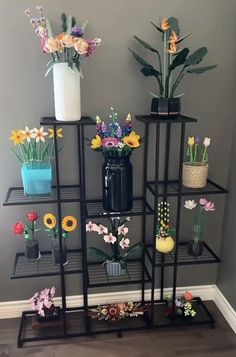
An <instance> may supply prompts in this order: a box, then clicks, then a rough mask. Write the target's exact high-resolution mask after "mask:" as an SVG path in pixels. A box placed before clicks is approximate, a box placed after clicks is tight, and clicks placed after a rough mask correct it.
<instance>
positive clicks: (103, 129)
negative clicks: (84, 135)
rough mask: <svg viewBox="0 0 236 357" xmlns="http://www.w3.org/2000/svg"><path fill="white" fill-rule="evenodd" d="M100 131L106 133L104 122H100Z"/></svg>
mask: <svg viewBox="0 0 236 357" xmlns="http://www.w3.org/2000/svg"><path fill="white" fill-rule="evenodd" d="M101 130H102V132H103V133H104V134H105V133H106V131H107V125H106V124H105V123H104V122H102V124H101Z"/></svg>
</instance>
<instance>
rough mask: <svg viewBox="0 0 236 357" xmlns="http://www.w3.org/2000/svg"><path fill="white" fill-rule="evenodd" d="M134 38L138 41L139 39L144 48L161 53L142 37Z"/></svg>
mask: <svg viewBox="0 0 236 357" xmlns="http://www.w3.org/2000/svg"><path fill="white" fill-rule="evenodd" d="M134 39H135V40H136V41H138V42H139V43H140V44H141V45H142V46H143V47H144V48H146V49H147V50H149V51H152V52H155V53H157V54H159V52H158V51H157V50H156V49H155V48H154V47H152V46H151V45H149V44H148V43H147V42H145V41H143V40H141V38H139V37H137V36H134Z"/></svg>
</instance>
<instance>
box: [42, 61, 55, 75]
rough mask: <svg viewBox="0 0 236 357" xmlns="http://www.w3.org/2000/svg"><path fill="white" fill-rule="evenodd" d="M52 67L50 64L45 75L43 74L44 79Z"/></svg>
mask: <svg viewBox="0 0 236 357" xmlns="http://www.w3.org/2000/svg"><path fill="white" fill-rule="evenodd" d="M53 65H54V64H52V65H51V66H50V67H49V68H48V69H47V71H46V73H45V75H44V77H45V78H46V77H47V75H48V73H49V72H50V71H51V69H52V68H53Z"/></svg>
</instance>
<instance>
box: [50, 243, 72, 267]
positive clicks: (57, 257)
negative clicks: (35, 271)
mask: <svg viewBox="0 0 236 357" xmlns="http://www.w3.org/2000/svg"><path fill="white" fill-rule="evenodd" d="M52 253H53V261H54V264H55V265H58V264H60V261H61V258H60V248H59V245H58V246H55V247H53V250H52ZM67 263H68V260H67V248H66V245H65V244H63V245H62V264H63V265H66V264H67Z"/></svg>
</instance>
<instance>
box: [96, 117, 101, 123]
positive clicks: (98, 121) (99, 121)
mask: <svg viewBox="0 0 236 357" xmlns="http://www.w3.org/2000/svg"><path fill="white" fill-rule="evenodd" d="M101 122H102V121H101V118H100V116H99V115H96V123H97V124H101Z"/></svg>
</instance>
